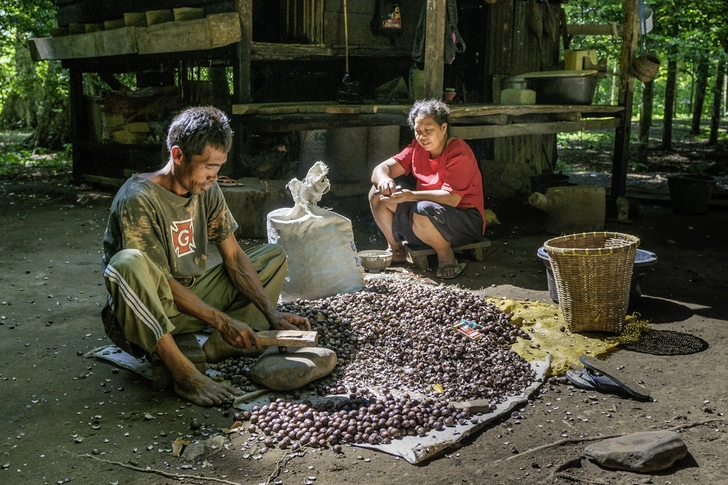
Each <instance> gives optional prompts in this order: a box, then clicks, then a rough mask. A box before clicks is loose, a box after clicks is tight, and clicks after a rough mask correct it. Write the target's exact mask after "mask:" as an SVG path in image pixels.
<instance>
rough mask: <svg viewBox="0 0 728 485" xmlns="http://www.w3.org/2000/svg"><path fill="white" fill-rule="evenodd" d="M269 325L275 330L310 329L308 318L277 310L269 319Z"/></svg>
mask: <svg viewBox="0 0 728 485" xmlns="http://www.w3.org/2000/svg"><path fill="white" fill-rule="evenodd" d="M270 325H271V327H273V329H275V330H311V322H309V321H308V318H306V317H302V316H300V315H294V314H293V313H285V312H278V314H277V315H276V316H275V318H273V319H271V322H270Z"/></svg>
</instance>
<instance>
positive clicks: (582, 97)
mask: <svg viewBox="0 0 728 485" xmlns="http://www.w3.org/2000/svg"><path fill="white" fill-rule="evenodd" d="M597 80H598V78H597V76H596V74H593V75H590V76H559V77H533V78H530V79H529V80H528V81H529V82H530V83H531V85H532V86H533V89H534V90H535V91H536V104H567V105H569V104H579V105H581V104H591V103H592V99H593V98H594V92H595V91H596V88H597Z"/></svg>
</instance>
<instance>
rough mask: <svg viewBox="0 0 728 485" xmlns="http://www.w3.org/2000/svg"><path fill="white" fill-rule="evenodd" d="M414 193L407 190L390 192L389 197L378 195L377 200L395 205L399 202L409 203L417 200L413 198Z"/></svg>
mask: <svg viewBox="0 0 728 485" xmlns="http://www.w3.org/2000/svg"><path fill="white" fill-rule="evenodd" d="M414 195H415V194H414V192H412V191H411V190H409V189H400V190H398V191H396V192H392V193H391V194H390V195H388V196H387V195H383V194H382V195H380V196H379V200H387V201H390V202H394V203H395V204H399V203H401V202H409V201H413V200H417V199H416V198H415V197H414Z"/></svg>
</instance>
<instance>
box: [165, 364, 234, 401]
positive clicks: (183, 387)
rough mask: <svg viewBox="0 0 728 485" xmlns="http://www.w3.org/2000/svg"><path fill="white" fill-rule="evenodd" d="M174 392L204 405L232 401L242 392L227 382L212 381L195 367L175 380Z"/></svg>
mask: <svg viewBox="0 0 728 485" xmlns="http://www.w3.org/2000/svg"><path fill="white" fill-rule="evenodd" d="M174 392H176V393H177V394H178V395H179V396H181V397H183V398H185V399H186V400H188V401H190V402H192V403H195V404H197V405H198V406H204V407H211V406H220V405H222V404H224V403H229V402H232V400H233V399H235V397H236V396H239V395H241V394H242V392H241V391H239V390H238V389H235V388H233V387H230V386H228V385H227V384H221V383H219V382H215V381H213V380H212V379H210V378H209V377H207V376H206V375H204V374H202V373H201V372H200V371H198V370H197V369H195V372H193V373H192V374H190V375H189V376H187V377H186V378H184V379H180V380H179V381H175V383H174Z"/></svg>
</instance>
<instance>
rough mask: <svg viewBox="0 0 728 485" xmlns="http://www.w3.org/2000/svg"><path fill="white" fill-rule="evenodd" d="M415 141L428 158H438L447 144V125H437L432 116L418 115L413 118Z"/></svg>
mask: <svg viewBox="0 0 728 485" xmlns="http://www.w3.org/2000/svg"><path fill="white" fill-rule="evenodd" d="M414 130H415V139H416V140H417V143H419V144H420V146H421V147H422V148H424V149H425V150H427V151H428V152H430V156H431V157H433V158H435V157H439V156H440V154H441V153H442V152H443V150H444V149H445V144H446V143H447V123H443V124H441V125H438V124H437V122H436V121H435V119H434V118H433V117H432V116H427V115H420V116H418V117H417V118H415V128H414Z"/></svg>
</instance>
